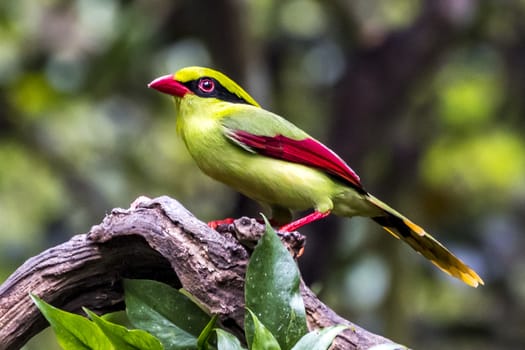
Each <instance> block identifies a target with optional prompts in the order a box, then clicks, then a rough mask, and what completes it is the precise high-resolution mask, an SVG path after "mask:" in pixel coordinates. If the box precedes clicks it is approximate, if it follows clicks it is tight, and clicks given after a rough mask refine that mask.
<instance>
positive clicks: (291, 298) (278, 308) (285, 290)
mask: <svg viewBox="0 0 525 350" xmlns="http://www.w3.org/2000/svg"><path fill="white" fill-rule="evenodd" d="M263 217H264V216H263ZM264 220H265V222H266V232H265V234H264V235H263V237H262V238H261V240H260V241H259V243H258V244H257V247H256V248H255V250H254V251H253V254H252V257H251V259H250V262H249V264H248V268H247V271H246V286H245V298H246V307H247V308H248V309H250V310H252V311H253V312H254V313H255V314H256V315H257V317H258V318H259V319H260V320H261V322H262V323H263V324H264V325H265V326H266V327H267V328H268V329H269V330H270V331H271V332H272V334H273V335H274V336H275V338H276V339H277V340H278V342H279V344H280V345H281V347H282V348H283V349H285V350H287V349H291V348H292V346H293V345H294V344H295V343H297V341H299V339H300V338H301V337H302V336H303V335H304V334H306V333H307V332H308V329H307V327H306V314H305V309H304V303H303V299H302V297H301V293H300V291H299V282H300V276H299V270H298V268H297V265H296V264H295V261H294V260H293V258H292V256H291V255H290V253H289V252H288V250H286V248H285V247H284V246H283V244H282V243H281V240H280V239H279V237H277V234H276V233H275V231H274V230H273V229H272V228H271V226H270V224H269V223H268V220H266V218H265V217H264ZM245 329H246V338H247V341H248V344H250V343H251V342H252V341H253V339H252V338H253V325H252V323H251V318H250V317H248V315H246V317H245Z"/></svg>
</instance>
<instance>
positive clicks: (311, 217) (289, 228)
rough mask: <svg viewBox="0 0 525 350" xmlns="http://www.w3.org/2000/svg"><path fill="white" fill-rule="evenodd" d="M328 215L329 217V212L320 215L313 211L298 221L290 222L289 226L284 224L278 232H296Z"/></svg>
mask: <svg viewBox="0 0 525 350" xmlns="http://www.w3.org/2000/svg"><path fill="white" fill-rule="evenodd" d="M328 215H330V210H329V211H326V212H324V213H321V212H318V211H314V212H313V213H310V214H308V215H306V216H305V217H302V218H300V219H297V220H295V221H292V222H290V223H289V224H286V225H284V226H282V227H281V228H280V229H279V231H281V232H292V231H295V230H297V229H298V228H299V227H301V226H304V225H306V224H309V223H311V222H313V221H316V220H320V219H322V218H324V217H327V216H328Z"/></svg>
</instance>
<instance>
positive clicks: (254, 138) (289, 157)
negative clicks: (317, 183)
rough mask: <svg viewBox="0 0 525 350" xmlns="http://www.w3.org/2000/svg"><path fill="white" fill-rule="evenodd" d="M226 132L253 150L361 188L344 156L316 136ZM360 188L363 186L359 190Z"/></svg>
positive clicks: (357, 178)
mask: <svg viewBox="0 0 525 350" xmlns="http://www.w3.org/2000/svg"><path fill="white" fill-rule="evenodd" d="M228 136H229V137H230V138H231V139H232V140H234V141H235V142H237V143H239V144H240V145H242V146H245V147H247V148H249V149H250V150H253V151H254V152H256V153H259V154H262V155H265V156H268V157H272V158H277V159H282V160H286V161H289V162H294V163H299V164H303V165H307V166H311V167H314V168H318V169H320V170H323V171H325V172H327V173H330V174H332V175H335V176H337V177H339V178H340V179H343V180H345V181H346V182H349V183H350V185H351V186H352V187H354V188H357V189H360V190H363V187H362V186H361V182H360V179H359V176H357V174H356V173H355V172H354V171H353V170H352V168H350V167H349V166H348V165H347V164H346V163H345V162H344V160H342V159H341V158H340V157H339V156H338V155H337V154H335V153H334V152H333V151H332V150H330V149H329V148H328V147H326V146H325V145H323V144H322V143H320V142H319V141H317V140H314V139H312V138H306V139H303V140H294V139H291V138H288V137H286V136H283V135H277V136H261V135H254V134H251V133H249V132H246V131H243V130H231V129H230V130H229V131H228ZM363 191H364V190H363Z"/></svg>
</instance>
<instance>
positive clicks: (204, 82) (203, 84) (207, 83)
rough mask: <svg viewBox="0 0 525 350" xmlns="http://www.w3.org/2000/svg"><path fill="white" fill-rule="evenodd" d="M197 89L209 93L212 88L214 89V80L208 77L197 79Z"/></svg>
mask: <svg viewBox="0 0 525 350" xmlns="http://www.w3.org/2000/svg"><path fill="white" fill-rule="evenodd" d="M199 90H200V91H202V92H204V93H206V94H209V93H210V92H212V91H213V90H215V82H214V81H213V80H212V79H210V78H202V79H201V80H199Z"/></svg>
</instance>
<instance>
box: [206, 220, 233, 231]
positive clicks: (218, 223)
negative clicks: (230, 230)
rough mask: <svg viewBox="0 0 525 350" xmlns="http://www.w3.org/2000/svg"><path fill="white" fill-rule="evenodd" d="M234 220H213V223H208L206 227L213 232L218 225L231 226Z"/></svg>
mask: <svg viewBox="0 0 525 350" xmlns="http://www.w3.org/2000/svg"><path fill="white" fill-rule="evenodd" d="M234 220H235V219H234V218H226V219H222V220H213V221H210V222H208V226H209V227H211V228H212V229H214V230H215V229H216V228H217V226H219V225H223V224H226V225H228V224H233V221H234Z"/></svg>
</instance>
